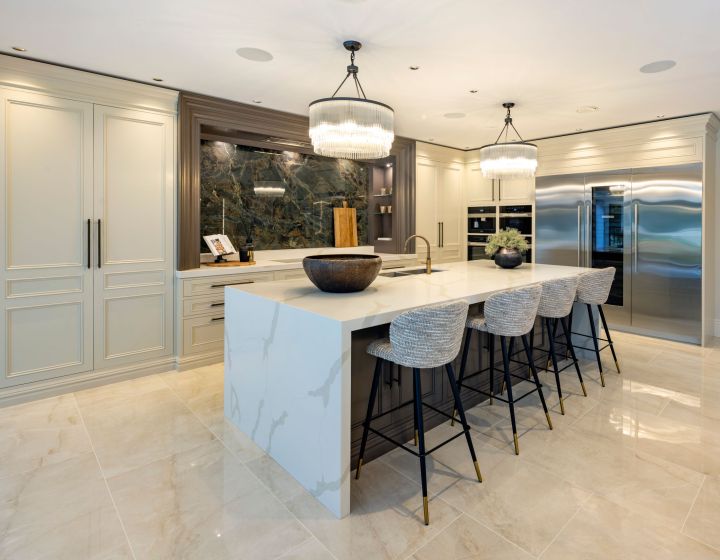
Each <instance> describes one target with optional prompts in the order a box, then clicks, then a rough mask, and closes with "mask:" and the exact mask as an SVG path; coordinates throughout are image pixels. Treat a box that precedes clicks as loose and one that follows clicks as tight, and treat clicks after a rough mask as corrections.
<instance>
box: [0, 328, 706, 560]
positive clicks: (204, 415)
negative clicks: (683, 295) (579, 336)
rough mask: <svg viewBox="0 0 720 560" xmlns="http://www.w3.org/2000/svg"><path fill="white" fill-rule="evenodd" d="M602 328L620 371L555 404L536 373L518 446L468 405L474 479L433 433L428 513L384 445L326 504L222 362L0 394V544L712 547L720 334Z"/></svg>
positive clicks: (280, 548) (410, 471)
mask: <svg viewBox="0 0 720 560" xmlns="http://www.w3.org/2000/svg"><path fill="white" fill-rule="evenodd" d="M616 338H617V346H618V348H619V351H620V357H621V365H622V366H623V373H622V375H617V374H616V373H614V370H613V368H612V365H611V364H612V361H611V360H610V359H609V357H608V359H607V360H605V362H606V364H607V368H606V369H607V370H608V371H607V373H606V381H607V387H606V388H604V389H603V388H601V387H600V384H599V382H598V374H597V369H596V367H595V366H594V364H593V363H591V362H584V364H583V365H584V368H583V372H584V374H585V377H586V385H587V388H588V393H589V396H588V397H587V398H584V397H583V396H582V395H581V392H580V389H579V386H577V383H576V380H575V378H574V374H572V373H568V374H565V376H564V377H563V379H564V381H565V383H564V385H563V390H564V393H565V396H566V402H565V408H566V415H565V416H561V415H560V412H559V405H558V401H557V395H556V392H555V391H554V390H553V387H554V380H553V379H552V377H551V376H549V375H548V374H542V377H543V381H544V383H545V391H546V394H547V396H548V404H549V405H550V406H551V407H552V411H551V413H552V418H553V424H554V426H555V430H553V431H550V430H548V429H547V425H546V423H545V418H544V415H543V413H542V409H541V408H540V406H539V402H538V401H537V398H536V397H528V398H527V399H525V400H523V401H521V403H520V406H519V407H518V409H519V410H518V423H519V432H520V451H521V453H520V456H518V457H516V456H515V455H514V453H513V450H512V434H511V430H510V421H509V418H508V413H507V409H506V408H505V405H504V404H502V403H498V402H496V404H494V405H492V406H490V405H488V404H483V405H480V406H478V407H475V408H474V409H472V410H471V411H469V413H468V419H469V421H470V422H471V424H472V425H473V428H474V431H473V438H474V440H475V447H476V450H477V453H478V459H479V461H480V465H481V467H482V470H483V476H484V482H483V484H479V483H478V482H477V481H476V480H475V476H474V470H473V466H472V463H471V462H470V460H469V458H468V455H467V448H466V445H465V442H464V440H463V439H462V438H460V439H457V440H455V441H454V442H453V443H452V444H450V445H447V446H445V447H443V448H442V449H440V450H439V451H438V452H437V453H436V454H435V455H434V456H433V457H432V459H431V460H430V461H429V466H428V468H429V490H430V494H431V499H430V515H431V524H430V526H429V527H425V526H424V525H423V523H422V507H421V500H420V485H419V482H418V479H419V472H418V466H417V462H416V460H415V459H414V458H413V457H412V456H409V455H408V454H406V453H404V452H401V451H399V450H396V451H393V452H392V453H389V454H388V455H385V456H384V457H382V458H380V459H379V460H376V461H373V462H371V463H369V464H368V465H367V466H366V468H365V469H363V475H362V477H361V479H360V480H359V481H353V483H352V514H351V515H350V516H349V517H347V518H346V519H343V520H340V521H338V520H336V519H335V518H333V517H332V515H331V514H330V513H329V512H328V511H327V510H325V509H324V508H323V507H322V506H320V505H319V504H318V503H317V502H316V501H315V500H314V499H313V498H312V497H310V496H309V495H308V493H307V492H305V491H304V490H303V488H302V487H300V486H299V485H298V484H297V483H296V482H295V480H294V479H293V478H292V477H290V476H289V475H288V474H287V473H285V471H284V470H283V469H282V468H281V467H280V466H279V465H277V464H276V463H275V462H274V461H273V460H272V459H270V458H269V457H267V456H266V455H265V454H264V453H263V452H262V450H261V449H259V448H258V447H256V446H255V445H254V443H253V442H252V441H250V440H249V439H248V438H247V437H245V436H243V435H242V434H240V433H238V432H237V431H236V430H235V429H234V428H233V427H232V426H231V425H229V424H228V423H227V422H225V420H224V416H223V408H222V407H223V372H222V365H217V366H210V367H204V368H198V369H195V370H192V371H187V372H182V373H166V374H161V375H155V376H150V377H145V378H142V379H137V380H134V381H128V382H123V383H117V384H114V385H108V386H104V387H100V388H97V389H91V390H87V391H82V392H78V393H75V394H68V395H63V396H60V397H54V398H49V399H44V400H41V401H37V402H32V403H27V404H23V405H19V406H15V407H10V408H4V409H0V558H9V559H15V558H18V559H23V560H25V559H34V558H53V559H65V558H68V559H73V560H74V559H110V558H112V559H115V558H118V559H119V558H135V559H138V560H139V559H153V560H155V559H173V560H174V559H180V558H182V559H191V558H198V559H203V560H213V559H216V558H217V559H230V558H238V559H246V558H247V559H255V558H268V559H273V558H278V559H280V558H282V559H286V560H289V559H312V560H325V559H338V560H340V559H349V558H361V559H364V560H366V559H371V560H372V559H375V558H379V559H393V558H399V559H402V558H413V559H451V560H460V559H480V558H493V559H510V558H518V559H529V558H543V559H550V558H552V559H556V558H562V559H565V558H567V559H570V558H572V559H574V558H638V559H639V558H648V559H657V558H661V559H662V558H668V559H669V558H684V559H694V558H703V559H704V558H717V559H720V531H719V530H718V529H717V527H718V526H719V525H720V345H719V346H715V347H710V348H698V347H695V346H688V345H683V344H676V343H671V342H666V341H658V340H653V339H648V338H643V337H639V336H633V335H628V334H621V333H617V335H616ZM533 399H535V400H533ZM449 430H451V428H450V426H449V425H447V424H445V425H442V426H439V427H438V428H436V429H435V430H433V431H432V432H430V433H429V434H428V439H429V440H433V439H438V440H439V439H440V438H442V437H443V436H446V435H447V433H448V431H449Z"/></svg>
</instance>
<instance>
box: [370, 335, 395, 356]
mask: <svg viewBox="0 0 720 560" xmlns="http://www.w3.org/2000/svg"><path fill="white" fill-rule="evenodd" d="M367 353H368V354H370V355H371V356H375V357H376V358H381V359H383V360H388V361H392V344H390V339H389V338H380V339H378V340H373V341H372V342H371V343H370V344H369V345H368V347H367Z"/></svg>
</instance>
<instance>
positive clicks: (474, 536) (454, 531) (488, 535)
mask: <svg viewBox="0 0 720 560" xmlns="http://www.w3.org/2000/svg"><path fill="white" fill-rule="evenodd" d="M412 558H413V560H439V559H440V558H442V559H443V560H485V559H487V560H530V559H532V558H534V556H531V555H530V554H528V553H527V552H525V551H524V550H522V549H521V548H519V547H518V546H516V545H514V544H512V543H510V542H509V541H507V540H505V539H503V538H502V537H501V536H499V535H497V534H496V533H493V532H492V531H490V530H489V529H488V528H487V527H485V526H483V525H481V524H480V523H478V522H477V521H474V520H473V519H471V518H470V517H468V516H467V515H462V516H460V517H459V518H458V519H456V520H455V521H453V523H452V524H451V525H450V526H449V527H448V528H447V529H445V530H444V531H443V532H441V533H440V534H439V535H438V536H437V537H435V538H434V539H432V540H431V541H430V542H429V543H428V544H426V545H425V546H423V547H422V548H421V549H420V550H418V551H417V552H416V553H415V554H414V555H413V556H412Z"/></svg>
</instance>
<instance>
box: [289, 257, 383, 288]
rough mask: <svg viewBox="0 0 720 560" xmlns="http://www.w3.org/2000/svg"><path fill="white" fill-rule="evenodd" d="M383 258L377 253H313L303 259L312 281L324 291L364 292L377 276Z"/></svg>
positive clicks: (306, 271)
mask: <svg viewBox="0 0 720 560" xmlns="http://www.w3.org/2000/svg"><path fill="white" fill-rule="evenodd" d="M381 267H382V259H381V258H380V257H378V256H377V255H353V254H348V255H312V256H309V257H305V258H304V259H303V268H304V269H305V274H307V276H308V278H310V281H311V282H312V283H313V284H315V285H316V286H317V287H318V288H319V289H321V290H322V291H323V292H333V293H348V292H362V291H363V290H364V289H365V288H367V287H368V286H369V285H370V284H372V283H373V280H375V278H377V275H378V272H380V268H381Z"/></svg>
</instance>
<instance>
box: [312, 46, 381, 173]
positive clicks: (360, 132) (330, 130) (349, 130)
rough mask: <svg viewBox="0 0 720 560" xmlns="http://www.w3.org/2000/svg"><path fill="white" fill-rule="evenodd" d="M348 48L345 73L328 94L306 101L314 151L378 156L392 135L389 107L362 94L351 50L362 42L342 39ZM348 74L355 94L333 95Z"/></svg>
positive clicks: (351, 156) (343, 155) (349, 156)
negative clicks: (337, 84) (330, 95)
mask: <svg viewBox="0 0 720 560" xmlns="http://www.w3.org/2000/svg"><path fill="white" fill-rule="evenodd" d="M343 46H344V47H345V48H346V49H347V50H348V51H350V65H349V66H348V67H347V75H346V76H345V79H344V80H343V81H342V82H341V83H340V85H339V86H338V88H337V89H336V90H335V93H333V94H332V97H325V98H323V99H316V100H315V101H313V102H312V103H310V111H309V112H310V140H311V141H312V145H313V149H314V150H315V153H316V154H319V155H321V156H327V157H333V158H343V159H378V158H383V157H387V156H388V155H389V154H390V147H391V146H392V143H393V140H394V139H395V133H394V131H393V121H394V112H393V109H392V107H390V106H389V105H385V103H380V102H379V101H373V100H372V99H368V98H367V97H366V96H365V92H364V91H363V88H362V85H360V80H358V77H357V74H358V67H357V66H355V53H356V52H357V51H358V50H360V47H361V46H362V45H361V44H360V43H359V42H358V41H345V42H344V43H343ZM350 76H352V79H353V82H354V83H355V91H356V92H357V97H335V95H336V94H337V92H338V91H340V88H341V87H342V86H343V84H344V83H345V82H346V81H347V79H348V78H349V77H350Z"/></svg>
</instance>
